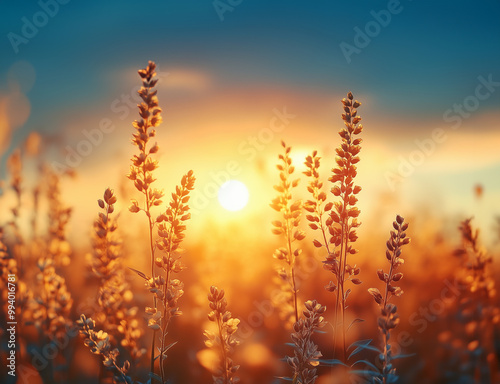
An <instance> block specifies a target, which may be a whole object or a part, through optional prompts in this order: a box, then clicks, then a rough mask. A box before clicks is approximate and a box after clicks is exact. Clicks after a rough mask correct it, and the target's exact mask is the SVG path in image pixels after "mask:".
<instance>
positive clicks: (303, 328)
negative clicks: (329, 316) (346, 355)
mask: <svg viewBox="0 0 500 384" xmlns="http://www.w3.org/2000/svg"><path fill="white" fill-rule="evenodd" d="M305 307H306V309H305V310H304V311H303V314H304V317H303V318H300V319H299V320H298V321H297V322H296V323H295V324H294V325H293V331H294V332H293V333H292V341H293V343H294V349H295V350H294V357H288V356H287V358H286V360H287V362H288V364H289V365H290V366H291V367H292V368H293V378H292V381H293V382H294V383H297V384H313V383H314V382H315V381H316V378H317V377H318V376H317V375H316V367H317V366H318V365H319V361H318V359H319V358H321V356H322V354H321V352H320V351H319V350H318V346H317V345H316V344H315V343H314V342H313V341H312V340H311V337H312V335H313V333H314V332H315V331H316V330H318V329H320V328H322V327H323V326H324V325H325V319H324V318H323V316H322V315H323V313H324V312H325V311H326V307H325V306H322V305H321V304H319V303H317V302H316V300H313V301H311V300H309V301H306V302H305Z"/></svg>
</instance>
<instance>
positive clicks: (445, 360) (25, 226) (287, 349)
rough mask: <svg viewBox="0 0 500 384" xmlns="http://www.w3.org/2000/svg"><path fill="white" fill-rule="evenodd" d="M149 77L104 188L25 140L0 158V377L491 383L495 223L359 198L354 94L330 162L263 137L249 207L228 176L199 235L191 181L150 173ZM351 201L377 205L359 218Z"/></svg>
mask: <svg viewBox="0 0 500 384" xmlns="http://www.w3.org/2000/svg"><path fill="white" fill-rule="evenodd" d="M157 80H158V78H157V74H156V64H155V63H153V62H149V63H148V65H147V66H146V67H145V68H143V69H141V70H139V71H138V76H137V82H138V83H139V84H141V87H140V89H139V90H138V95H139V97H140V98H141V102H140V103H139V104H138V106H137V110H136V119H135V120H133V121H130V123H131V125H130V129H129V130H128V131H125V130H124V131H123V132H121V134H123V135H128V136H129V139H130V140H131V144H130V153H131V154H132V155H131V157H130V160H129V161H128V164H125V168H128V171H127V172H123V173H122V174H120V175H119V176H118V177H117V180H119V181H118V182H117V184H112V183H106V182H105V181H103V180H101V179H99V178H96V181H95V183H96V184H98V186H97V185H96V186H95V187H96V188H98V189H100V190H101V191H102V192H101V193H99V194H97V195H92V194H90V193H84V194H82V193H81V191H80V192H78V191H77V190H76V189H75V187H74V184H75V183H76V180H77V179H78V175H77V174H76V173H75V172H73V171H72V169H71V168H70V167H65V168H61V167H57V164H56V163H52V164H50V163H47V162H46V161H45V160H44V158H43V157H42V156H41V152H40V148H41V146H42V143H43V140H44V138H43V137H42V136H40V135H39V134H38V133H32V134H30V136H29V137H28V138H27V140H26V141H25V142H24V143H23V144H22V145H21V146H20V147H19V148H17V149H16V150H15V151H13V152H12V154H11V155H10V156H9V157H8V159H7V169H8V173H7V174H6V177H5V179H4V180H3V181H2V192H3V193H2V195H1V196H0V200H1V207H2V211H1V216H0V217H1V224H2V225H1V232H0V234H1V236H0V241H1V243H0V256H1V258H0V262H1V269H0V270H1V275H0V278H1V280H2V282H1V284H2V297H1V299H2V304H1V308H2V312H1V322H2V333H1V338H2V339H1V340H2V342H1V345H2V349H1V355H2V362H3V364H2V366H1V374H2V377H3V379H2V382H5V383H14V382H18V383H30V384H33V383H89V382H93V383H105V382H115V383H135V382H137V383H146V382H151V383H155V382H160V383H202V382H205V383H207V382H212V381H213V382H214V383H224V384H227V383H236V382H242V383H278V382H286V381H290V382H293V383H318V384H325V383H364V382H371V383H394V382H401V383H498V382H500V370H499V363H500V325H499V322H500V308H499V300H498V295H497V287H498V284H499V283H500V282H499V279H498V276H499V274H498V267H499V263H498V260H499V259H498V252H499V248H498V241H499V240H500V225H498V226H497V227H494V226H492V227H491V228H481V232H480V229H479V228H477V225H476V222H475V220H474V219H473V218H471V217H460V218H458V217H443V216H440V215H439V211H435V210H433V209H432V205H431V206H430V207H425V206H422V207H420V209H419V210H416V211H415V210H414V211H412V212H411V215H409V216H407V215H405V216H404V217H403V213H401V212H398V211H396V210H394V208H395V207H397V205H398V204H397V203H395V202H384V201H383V199H382V198H379V199H378V200H375V199H373V198H371V199H370V198H369V197H368V196H366V195H364V193H363V192H364V191H363V185H358V184H359V183H358V177H357V172H358V168H360V169H362V168H363V150H364V148H365V147H368V148H369V146H370V142H369V140H363V139H364V134H365V131H368V132H369V130H370V125H369V122H366V128H364V127H363V123H365V121H364V120H363V121H362V118H361V116H362V114H363V113H362V111H363V108H364V102H363V101H362V100H360V101H358V100H357V99H356V98H355V96H354V95H353V94H352V93H351V92H347V93H346V95H345V97H344V98H343V99H342V100H338V103H337V105H336V111H335V113H336V115H337V116H338V122H337V123H333V124H332V127H331V129H332V130H334V131H336V133H337V135H336V138H334V139H332V140H330V138H329V139H328V140H329V141H328V143H326V144H325V143H318V147H319V148H325V147H328V148H329V150H328V151H327V153H326V155H323V154H322V153H321V152H319V151H318V150H316V149H315V148H311V149H310V152H309V153H306V154H305V155H304V156H303V157H302V158H300V156H297V155H296V154H295V153H294V146H293V143H292V145H290V146H289V144H290V143H289V140H288V139H287V137H286V134H283V137H281V139H280V140H277V141H276V143H275V144H273V148H272V149H273V151H275V156H274V160H272V162H273V163H274V164H273V165H272V167H271V169H273V168H274V170H271V171H270V173H269V174H268V175H266V177H268V178H269V184H270V185H266V186H260V187H259V188H261V189H262V191H261V192H260V193H261V196H262V195H264V196H265V199H266V200H267V203H266V204H265V208H264V210H263V212H264V213H263V214H262V213H261V212H262V211H260V210H259V211H256V213H252V212H251V211H249V208H248V207H246V205H247V201H248V200H249V198H250V200H251V198H252V194H251V193H249V192H248V188H247V187H245V185H244V184H243V183H240V184H241V185H239V184H234V182H231V181H226V180H225V179H224V180H222V181H224V183H222V186H220V187H219V188H218V189H219V190H218V199H219V202H220V204H221V206H219V208H218V209H219V211H220V215H221V216H223V215H228V216H227V217H222V218H221V217H219V218H218V219H214V220H219V222H218V223H214V222H211V221H206V222H204V223H202V224H198V225H196V223H195V221H196V219H197V218H199V216H200V214H199V212H194V214H193V215H191V210H192V209H194V210H195V211H196V209H202V208H200V207H202V204H201V203H200V201H201V202H202V201H203V199H202V198H201V197H203V196H205V197H206V196H207V195H209V194H208V193H207V191H208V192H209V190H208V189H206V190H205V191H202V192H201V193H202V195H200V194H198V195H195V193H196V190H197V180H196V179H197V176H198V175H196V174H195V173H194V172H193V171H192V170H190V169H188V168H186V169H185V171H184V172H182V173H180V174H179V177H178V180H176V181H175V184H173V185H175V186H173V187H171V188H169V189H167V188H164V187H163V185H162V184H161V183H160V182H159V181H158V180H157V176H158V175H159V174H160V172H161V170H162V169H163V168H168V167H169V163H173V162H175V160H176V159H175V157H173V156H171V155H169V152H170V149H169V147H168V146H169V144H168V141H167V142H166V143H165V144H163V143H164V142H165V141H162V142H161V143H162V144H161V145H160V144H159V142H158V141H157V132H158V135H160V132H162V130H166V129H167V128H166V127H165V124H164V123H163V124H162V116H163V115H164V114H165V112H164V111H163V110H162V102H161V100H159V99H158V96H157V91H156V85H157ZM333 137H335V136H333ZM279 143H281V144H279ZM183 150H184V151H187V152H189V151H190V146H189V143H186V145H185V147H184V148H183ZM193 156H194V154H193ZM109 161H113V160H112V157H111V156H110V158H109ZM101 166H102V167H106V166H107V164H106V159H104V160H103V163H102V164H101ZM228 169H231V167H229V168H228ZM228 173H229V171H227V172H225V173H224V172H222V173H219V175H218V177H219V178H227V179H229V177H227V174H228ZM172 183H174V181H170V184H172ZM208 185H209V184H208ZM272 186H274V189H273V188H271V187H272ZM250 190H251V189H250ZM73 193H76V194H77V195H78V204H80V203H81V204H82V205H84V206H86V207H88V206H89V204H91V206H92V207H93V208H92V210H91V212H88V215H89V216H92V217H93V219H92V220H90V221H88V225H82V222H79V223H77V224H76V225H75V224H72V220H73V212H74V210H75V208H76V209H77V207H73V206H71V205H70V204H69V203H68V202H67V198H68V197H69V200H71V195H72V194H73ZM474 193H475V195H474ZM474 193H473V191H472V189H471V193H470V199H471V201H472V202H473V201H474V200H480V199H481V198H482V194H483V193H484V194H487V193H488V191H483V190H482V188H481V187H480V186H476V190H475V192H474ZM193 196H194V198H196V199H197V200H196V201H197V203H196V201H194V204H193ZM200 196H201V197H200ZM358 199H359V201H360V202H361V201H363V199H367V200H370V204H375V205H377V207H378V208H377V209H376V210H373V209H372V211H371V217H365V216H364V215H363V213H364V212H363V209H362V207H363V205H361V204H358ZM192 205H193V206H192ZM358 206H360V207H361V208H359V207H358ZM245 210H247V213H246V214H243V212H245ZM223 211H224V212H225V213H224V212H223ZM496 214H498V212H495V211H493V212H491V215H492V219H493V218H494V217H495V215H496ZM92 221H93V224H92ZM221 222H222V224H221ZM192 225H193V226H194V228H195V229H191V226H192ZM72 227H73V229H72V231H71V232H72V235H71V236H70V235H69V232H70V228H72ZM483 230H484V231H487V232H491V233H490V236H489V237H488V239H493V240H491V241H490V247H489V248H487V247H485V246H484V245H483V238H482V233H483ZM410 239H411V240H410ZM495 244H496V245H495ZM4 324H5V326H4Z"/></svg>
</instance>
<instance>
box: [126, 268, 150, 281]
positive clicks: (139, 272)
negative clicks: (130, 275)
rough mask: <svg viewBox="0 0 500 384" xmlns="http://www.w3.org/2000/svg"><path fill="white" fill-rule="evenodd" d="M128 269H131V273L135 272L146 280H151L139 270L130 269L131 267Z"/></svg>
mask: <svg viewBox="0 0 500 384" xmlns="http://www.w3.org/2000/svg"><path fill="white" fill-rule="evenodd" d="M128 269H130V270H131V271H134V272H135V273H137V274H138V275H139V276H140V277H142V278H143V279H144V280H149V279H148V277H147V276H146V275H145V274H144V273H142V272H141V271H138V270H137V269H134V268H130V267H128Z"/></svg>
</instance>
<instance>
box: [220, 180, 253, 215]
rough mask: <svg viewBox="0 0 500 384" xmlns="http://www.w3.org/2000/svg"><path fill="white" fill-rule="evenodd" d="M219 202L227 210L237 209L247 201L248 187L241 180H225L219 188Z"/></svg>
mask: <svg viewBox="0 0 500 384" xmlns="http://www.w3.org/2000/svg"><path fill="white" fill-rule="evenodd" d="M218 198H219V203H220V205H221V206H222V207H223V208H225V209H227V210H228V211H239V210H241V209H243V208H244V207H245V206H246V205H247V203H248V198H249V194H248V189H247V187H246V186H245V184H243V183H242V182H241V181H238V180H229V181H226V182H225V183H224V184H222V186H221V187H220V189H219V196H218Z"/></svg>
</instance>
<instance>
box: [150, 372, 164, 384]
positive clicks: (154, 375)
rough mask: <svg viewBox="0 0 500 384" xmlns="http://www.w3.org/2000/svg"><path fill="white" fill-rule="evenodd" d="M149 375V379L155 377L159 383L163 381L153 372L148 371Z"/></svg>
mask: <svg viewBox="0 0 500 384" xmlns="http://www.w3.org/2000/svg"><path fill="white" fill-rule="evenodd" d="M149 377H150V378H151V379H155V380H156V381H158V382H160V383H163V381H162V380H161V377H160V376H159V375H157V374H156V373H154V372H149Z"/></svg>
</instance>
